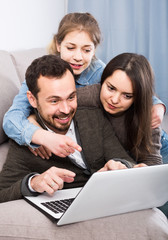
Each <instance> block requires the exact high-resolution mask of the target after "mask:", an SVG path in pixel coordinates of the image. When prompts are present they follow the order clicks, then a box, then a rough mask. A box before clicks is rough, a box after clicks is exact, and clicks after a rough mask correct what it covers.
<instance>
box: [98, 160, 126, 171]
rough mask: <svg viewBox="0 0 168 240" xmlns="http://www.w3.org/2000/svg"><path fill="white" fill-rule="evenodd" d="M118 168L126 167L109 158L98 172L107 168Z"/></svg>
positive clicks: (107, 169)
mask: <svg viewBox="0 0 168 240" xmlns="http://www.w3.org/2000/svg"><path fill="white" fill-rule="evenodd" d="M119 169H127V167H126V166H125V165H124V164H123V163H121V162H119V161H114V160H109V161H108V162H107V163H106V164H105V165H104V167H103V168H101V169H100V170H99V171H98V172H104V171H109V170H119Z"/></svg>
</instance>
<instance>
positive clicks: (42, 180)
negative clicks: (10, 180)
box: [30, 167, 75, 195]
mask: <svg viewBox="0 0 168 240" xmlns="http://www.w3.org/2000/svg"><path fill="white" fill-rule="evenodd" d="M74 177H75V173H74V172H72V171H69V170H66V169H62V168H56V167H51V168H49V169H48V170H47V171H45V172H44V173H42V174H40V175H36V176H34V177H33V178H32V179H31V182H30V184H31V187H32V189H34V190H35V191H36V192H39V193H42V192H44V191H46V192H47V193H48V194H50V195H52V194H53V193H54V192H55V191H57V190H58V189H62V188H63V186H64V182H67V183H71V182H73V181H74Z"/></svg>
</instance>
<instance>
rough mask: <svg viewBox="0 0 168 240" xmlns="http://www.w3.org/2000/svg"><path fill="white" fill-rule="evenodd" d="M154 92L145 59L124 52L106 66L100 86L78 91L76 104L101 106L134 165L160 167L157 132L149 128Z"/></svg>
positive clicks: (158, 133) (158, 130) (151, 76)
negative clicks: (156, 165) (142, 164)
mask: <svg viewBox="0 0 168 240" xmlns="http://www.w3.org/2000/svg"><path fill="white" fill-rule="evenodd" d="M153 90H154V78H153V74H152V69H151V67H150V64H149V62H148V61H147V59H146V58H145V57H144V56H142V55H138V54H133V53H124V54H120V55H118V56H116V57H115V58H113V59H112V60H111V61H110V62H109V63H108V64H107V66H106V67H105V69H104V71H103V74H102V79H101V86H100V85H93V86H90V87H87V88H82V89H79V91H78V105H79V106H85V105H87V106H88V105H89V106H95V105H100V106H101V107H102V109H103V111H104V112H105V114H106V115H107V117H108V118H109V120H110V122H111V124H112V126H113V128H114V130H115V133H116V135H117V137H118V138H119V140H120V142H121V143H122V145H123V146H124V148H125V149H126V150H127V151H129V153H130V154H131V155H132V157H133V158H134V160H135V161H136V162H137V163H142V162H143V163H145V164H147V165H153V164H160V163H161V156H160V129H159V128H155V129H152V128H151V118H152V115H151V108H152V96H153ZM99 95H100V100H99ZM85 96H87V98H86V97H85ZM92 96H94V97H92Z"/></svg>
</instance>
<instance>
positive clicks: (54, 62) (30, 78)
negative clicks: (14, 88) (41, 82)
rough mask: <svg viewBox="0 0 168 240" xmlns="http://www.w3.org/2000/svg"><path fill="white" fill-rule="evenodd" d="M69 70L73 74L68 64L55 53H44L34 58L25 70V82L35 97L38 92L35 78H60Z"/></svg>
mask: <svg viewBox="0 0 168 240" xmlns="http://www.w3.org/2000/svg"><path fill="white" fill-rule="evenodd" d="M67 70H69V71H70V72H71V73H72V75H73V70H72V68H71V67H70V65H69V64H68V63H67V62H65V61H64V60H62V59H61V58H60V57H58V56H56V55H44V56H42V57H40V58H37V59H35V60H34V61H33V62H32V63H31V65H30V66H29V67H28V68H27V71H26V75H25V77H26V83H27V86H28V88H29V90H30V91H31V92H32V94H33V95H34V96H35V97H36V98H37V93H38V92H39V90H40V89H39V88H38V84H37V80H38V78H39V77H40V76H41V75H42V76H46V77H56V78H61V77H62V76H63V75H64V74H65V73H66V71H67Z"/></svg>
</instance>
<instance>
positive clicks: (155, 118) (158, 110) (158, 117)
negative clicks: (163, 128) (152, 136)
mask: <svg viewBox="0 0 168 240" xmlns="http://www.w3.org/2000/svg"><path fill="white" fill-rule="evenodd" d="M164 112H165V107H164V105H163V104H155V105H153V106H152V128H157V127H159V126H160V124H161V123H162V121H163V116H164Z"/></svg>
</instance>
